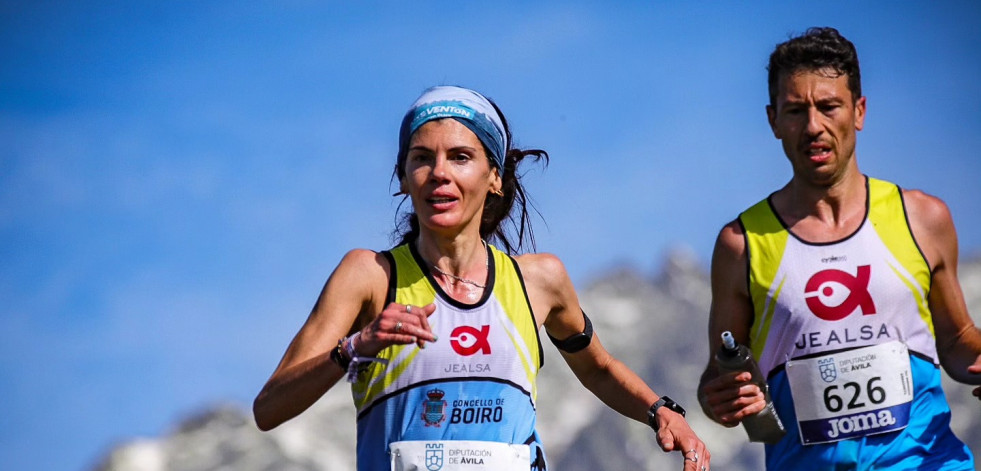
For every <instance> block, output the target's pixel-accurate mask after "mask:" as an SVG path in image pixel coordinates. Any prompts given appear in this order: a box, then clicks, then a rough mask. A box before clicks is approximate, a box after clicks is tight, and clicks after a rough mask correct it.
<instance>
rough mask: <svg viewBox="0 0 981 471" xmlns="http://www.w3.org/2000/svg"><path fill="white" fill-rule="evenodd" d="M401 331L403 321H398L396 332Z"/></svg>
mask: <svg viewBox="0 0 981 471" xmlns="http://www.w3.org/2000/svg"><path fill="white" fill-rule="evenodd" d="M399 332H402V321H398V322H396V323H395V333H396V334H397V333H399Z"/></svg>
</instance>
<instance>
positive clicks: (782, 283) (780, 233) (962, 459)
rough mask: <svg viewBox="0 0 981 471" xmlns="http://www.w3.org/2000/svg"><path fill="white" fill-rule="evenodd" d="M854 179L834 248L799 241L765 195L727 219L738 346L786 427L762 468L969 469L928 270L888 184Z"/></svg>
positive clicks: (897, 193) (896, 195) (893, 188)
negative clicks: (739, 274)
mask: <svg viewBox="0 0 981 471" xmlns="http://www.w3.org/2000/svg"><path fill="white" fill-rule="evenodd" d="M866 182H867V184H866V186H867V195H868V196H867V200H866V215H865V219H864V221H863V222H862V224H861V226H860V227H859V228H858V230H856V231H855V232H854V233H853V234H851V235H849V236H848V237H845V238H844V239H842V240H838V241H834V242H830V243H811V242H806V241H804V240H801V239H800V238H798V237H797V236H796V235H795V234H793V233H792V232H791V231H789V230H788V229H787V227H786V225H785V224H784V222H783V221H781V220H780V218H779V216H778V215H777V214H776V212H775V211H774V210H773V207H772V204H771V202H770V198H767V199H765V200H763V201H760V202H759V203H757V204H756V205H754V206H752V207H751V208H749V209H748V210H746V211H745V212H743V213H742V214H741V215H740V216H739V223H740V224H741V226H742V227H743V229H744V233H745V237H746V246H747V253H748V260H749V266H748V270H749V271H748V275H749V276H748V279H749V293H750V297H751V301H752V305H753V310H754V317H753V323H752V328H751V331H750V346H751V348H752V351H753V355H754V357H755V358H756V360H757V361H758V362H759V364H760V369H761V370H762V371H763V372H764V373H765V374H767V376H768V382H769V386H770V391H771V395H772V396H773V398H774V404H775V405H776V407H777V411H778V413H779V414H780V417H781V419H782V420H783V422H784V424H787V428H788V434H787V436H785V437H784V439H783V440H782V441H781V442H780V443H778V444H776V445H767V467H768V468H769V469H794V468H796V467H797V466H799V465H800V464H801V463H808V466H809V468H808V469H844V468H841V467H842V466H844V467H845V468H847V469H855V468H854V467H857V469H872V466H873V465H874V466H875V469H914V468H917V469H973V464H972V461H971V460H972V458H971V455H970V452H969V451H968V450H967V448H966V447H965V446H964V444H963V443H961V442H960V441H959V440H957V438H956V437H954V435H953V434H952V433H951V432H950V428H949V416H950V410H949V408H948V406H947V402H946V399H945V397H944V395H943V391H942V390H941V388H940V374H939V368H938V365H939V359H938V356H937V350H936V341H935V334H934V328H933V319H932V317H931V314H930V309H929V307H928V297H929V293H930V280H931V274H930V267H929V264H928V263H927V260H926V259H925V257H924V255H923V253H922V252H921V250H920V249H919V247H918V246H917V243H916V241H915V240H914V238H913V235H912V232H911V230H910V228H909V224H908V222H907V216H906V209H905V207H904V203H903V198H902V193H901V190H900V189H899V187H897V186H896V185H894V184H891V183H888V182H884V181H881V180H876V179H871V178H867V179H866ZM771 197H772V196H771ZM925 437H931V438H930V439H925ZM812 465H813V466H812ZM852 466H854V467H852Z"/></svg>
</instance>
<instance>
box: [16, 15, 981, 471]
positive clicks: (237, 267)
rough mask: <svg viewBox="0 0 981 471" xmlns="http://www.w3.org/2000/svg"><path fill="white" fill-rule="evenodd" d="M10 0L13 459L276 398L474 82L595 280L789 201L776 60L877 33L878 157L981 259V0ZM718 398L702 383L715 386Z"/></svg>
mask: <svg viewBox="0 0 981 471" xmlns="http://www.w3.org/2000/svg"><path fill="white" fill-rule="evenodd" d="M610 5H611V4H610V2H580V1H573V2H561V3H559V2H556V3H550V4H539V5H528V4H527V2H466V3H465V4H463V5H460V4H458V2H425V1H424V2H411V3H410V2H346V3H339V2H333V1H325V2H315V1H304V0H295V1H284V2H272V1H269V2H251V3H248V4H247V5H242V4H240V3H239V2H163V3H161V2H141V1H117V2H113V1H106V2H53V1H19V2H11V1H0V142H2V145H0V247H2V249H0V300H2V303H0V402H2V403H3V405H4V412H3V414H0V416H2V417H3V419H2V423H3V427H0V462H3V463H5V465H4V467H5V469H12V470H21V469H24V470H26V469H46V470H55V471H59V470H81V469H85V468H87V467H88V466H90V465H92V464H93V462H94V460H96V459H97V457H98V456H99V455H100V454H101V453H103V452H104V451H105V450H106V449H107V448H108V447H109V446H111V445H112V444H113V443H116V442H117V441H119V440H122V439H125V438H127V437H131V436H137V435H139V436H157V435H160V434H162V433H166V432H167V431H168V428H167V427H168V425H169V424H171V423H172V422H173V421H175V420H177V419H179V418H180V417H182V416H183V415H185V414H187V413H188V412H192V411H195V410H198V409H200V408H202V407H205V406H207V405H209V404H213V403H216V402H219V401H233V402H236V403H240V404H242V405H243V406H247V405H249V404H251V400H252V398H253V397H254V395H255V393H256V392H257V391H258V389H259V388H260V387H261V386H262V383H263V382H264V381H265V379H266V378H267V377H268V375H269V374H270V373H271V372H272V369H273V367H274V366H275V364H276V362H278V360H279V358H280V356H281V354H282V352H283V350H284V349H285V347H286V344H287V343H288V342H289V340H290V338H292V335H293V334H294V333H295V331H296V329H297V328H299V326H300V324H301V323H302V322H303V320H304V319H305V318H306V315H307V313H308V312H309V309H310V306H311V305H312V304H313V301H314V299H315V297H316V295H317V293H318V292H319V289H320V287H321V286H322V284H323V282H324V280H325V279H326V277H327V276H328V275H329V273H330V271H331V270H332V269H333V267H334V266H335V265H336V263H337V262H338V261H339V260H340V257H341V256H342V255H343V254H344V253H345V252H346V251H347V250H349V249H351V248H355V247H366V248H374V249H382V248H386V247H388V246H389V245H390V244H389V242H390V240H389V233H390V231H391V229H392V226H393V222H394V219H395V210H396V207H397V200H395V199H393V198H392V197H391V193H393V192H394V188H393V187H390V185H389V182H390V175H391V166H392V164H393V159H394V155H395V147H396V142H397V128H398V124H399V121H400V119H401V116H402V114H403V113H404V111H405V109H406V107H407V106H408V105H409V104H410V103H411V102H412V101H413V100H414V99H415V98H416V96H417V95H418V94H419V93H420V92H421V91H422V90H423V89H424V88H426V87H428V86H431V85H436V84H460V85H466V86H470V87H473V88H476V89H478V90H481V91H483V92H484V93H485V94H487V95H488V96H490V97H492V98H493V99H495V101H497V103H498V104H499V105H500V106H501V108H502V109H503V110H504V113H505V115H506V116H507V117H508V119H509V121H510V123H511V125H512V130H513V131H514V133H515V136H516V140H517V143H518V144H519V145H521V146H524V147H540V148H544V149H546V150H548V151H549V152H550V154H551V156H552V162H551V165H550V166H549V167H548V168H547V169H546V170H545V171H541V170H540V169H538V168H529V172H528V173H527V174H526V185H527V188H528V190H529V192H530V194H531V196H532V198H533V199H534V201H535V203H536V205H537V207H538V209H539V210H540V211H541V213H542V214H543V216H544V222H543V221H542V220H536V221H535V223H536V226H535V228H536V235H537V240H538V244H539V249H540V250H543V251H548V252H553V253H556V254H557V255H559V256H560V257H561V258H562V259H563V260H564V261H565V263H566V265H567V267H568V268H569V271H570V273H571V274H572V276H573V280H574V281H575V282H576V283H577V285H579V286H581V287H584V286H585V285H586V284H588V283H589V281H590V280H591V279H593V278H595V277H597V276H600V275H601V274H602V273H603V272H604V271H605V270H609V269H611V268H612V267H615V266H618V265H620V264H629V265H631V266H633V267H635V268H637V269H639V270H641V271H643V272H646V273H654V272H655V271H656V270H657V268H658V267H659V265H660V263H661V260H662V258H663V255H664V253H665V251H666V250H669V249H671V248H674V247H687V248H689V249H690V250H691V251H692V252H693V253H694V254H695V255H696V256H697V257H698V258H699V259H700V260H701V261H702V263H703V264H705V265H707V262H708V258H709V255H710V252H711V248H712V243H713V241H714V238H715V235H716V233H717V231H718V229H719V228H720V227H721V226H722V225H723V224H724V223H725V222H727V221H728V220H730V219H731V218H732V217H734V216H735V215H736V213H737V212H738V211H740V210H741V209H743V208H745V207H746V206H748V205H750V204H752V203H753V202H755V201H757V200H758V199H759V198H761V197H763V196H764V195H766V194H767V193H769V192H770V191H772V190H774V189H776V188H777V187H779V186H781V185H782V184H784V183H785V182H786V181H787V180H788V179H789V175H790V167H789V164H788V163H787V161H786V159H785V157H784V156H783V154H782V152H781V149H780V146H779V143H778V141H776V140H774V139H773V137H772V135H771V134H770V131H769V128H768V126H767V124H766V120H765V114H764V105H765V103H766V100H767V95H766V83H765V82H766V73H765V65H766V59H767V56H768V55H769V52H770V50H771V49H772V47H773V46H774V45H775V44H776V43H778V42H780V41H782V40H784V39H786V38H787V37H788V35H789V34H791V33H798V32H801V31H803V30H804V29H806V28H807V27H808V26H813V25H830V26H835V27H837V28H839V29H840V30H841V31H842V33H843V34H845V35H846V36H847V37H848V38H850V39H851V40H852V41H853V42H855V44H856V46H857V47H858V50H859V55H860V58H861V61H862V73H863V82H864V83H863V88H864V91H865V94H866V96H867V97H868V117H867V119H866V127H865V130H864V131H862V132H861V133H860V134H859V144H858V159H859V164H860V168H861V169H862V170H863V171H865V172H866V173H868V174H871V175H874V176H877V177H881V178H885V179H889V180H893V181H895V182H897V183H899V184H901V185H902V186H904V187H908V188H920V189H923V190H926V191H928V192H930V193H933V194H935V195H937V196H940V197H941V198H943V199H945V200H946V201H947V203H948V204H949V206H950V208H951V210H952V212H953V214H954V220H955V224H956V225H957V228H958V231H959V236H960V241H961V249H962V255H963V256H968V255H970V254H977V253H979V252H981V218H979V217H978V216H979V215H981V185H979V183H978V182H981V159H979V158H978V155H977V153H978V149H981V132H978V130H979V129H981V88H979V87H978V86H977V81H978V77H979V75H981V4H979V3H977V2H891V1H889V2H834V1H831V2H806V3H796V2H772V3H771V2H677V4H676V3H675V2H623V3H620V4H617V6H616V7H612V6H610ZM693 381H694V379H693Z"/></svg>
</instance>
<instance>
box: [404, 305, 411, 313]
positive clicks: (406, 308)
mask: <svg viewBox="0 0 981 471" xmlns="http://www.w3.org/2000/svg"><path fill="white" fill-rule="evenodd" d="M405 312H406V313H407V314H412V306H409V305H408V304H407V305H406V306H405Z"/></svg>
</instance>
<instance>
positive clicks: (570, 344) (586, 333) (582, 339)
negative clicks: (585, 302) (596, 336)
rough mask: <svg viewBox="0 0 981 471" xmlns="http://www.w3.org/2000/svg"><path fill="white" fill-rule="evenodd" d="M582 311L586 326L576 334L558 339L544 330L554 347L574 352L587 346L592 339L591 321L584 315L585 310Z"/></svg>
mask: <svg viewBox="0 0 981 471" xmlns="http://www.w3.org/2000/svg"><path fill="white" fill-rule="evenodd" d="M579 310H580V311H582V318H583V320H585V321H586V328H585V329H583V331H582V332H579V333H578V334H573V335H572V336H571V337H569V338H567V339H565V340H559V339H557V338H555V337H552V334H550V333H548V331H545V335H548V339H549V340H551V341H552V343H553V344H554V345H555V347H556V348H558V349H559V350H562V351H563V352H566V353H576V352H578V351H579V350H582V349H584V348H586V347H588V346H589V342H591V341H592V340H593V323H592V322H590V321H589V317H587V316H586V311H583V310H582V309H581V308H580V309H579Z"/></svg>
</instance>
